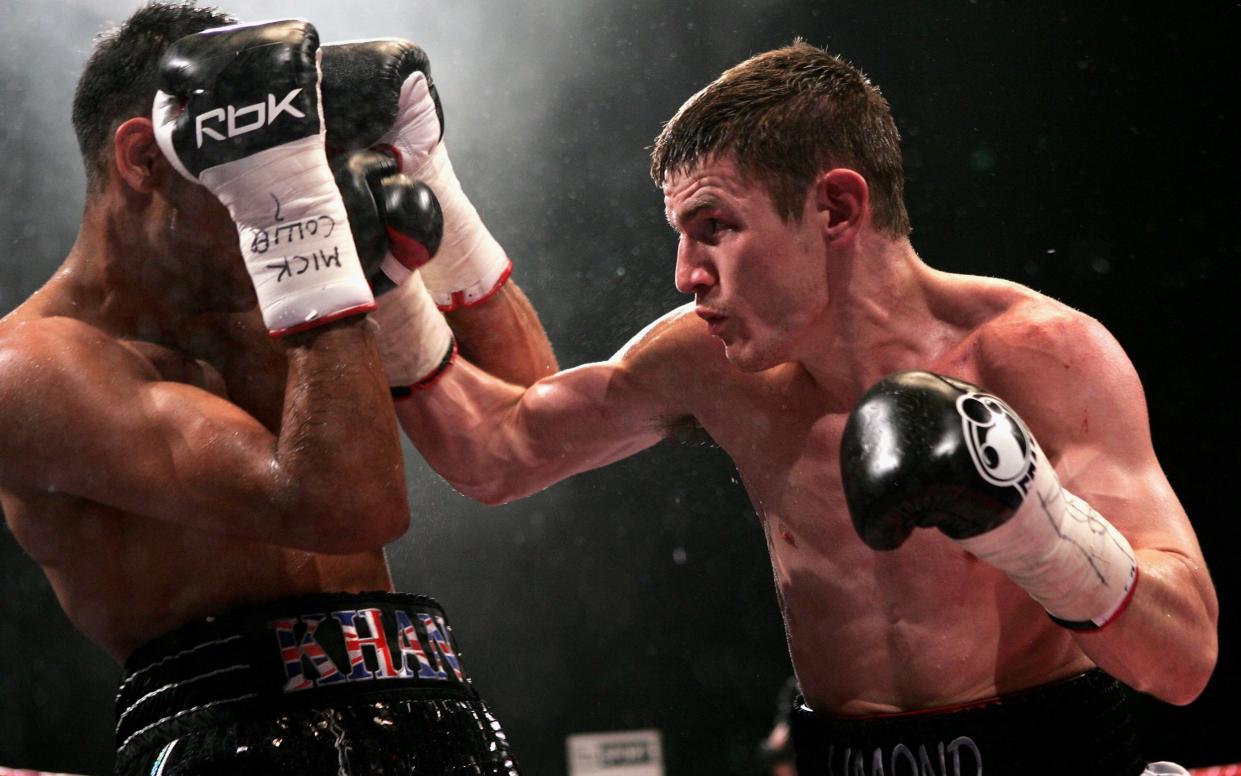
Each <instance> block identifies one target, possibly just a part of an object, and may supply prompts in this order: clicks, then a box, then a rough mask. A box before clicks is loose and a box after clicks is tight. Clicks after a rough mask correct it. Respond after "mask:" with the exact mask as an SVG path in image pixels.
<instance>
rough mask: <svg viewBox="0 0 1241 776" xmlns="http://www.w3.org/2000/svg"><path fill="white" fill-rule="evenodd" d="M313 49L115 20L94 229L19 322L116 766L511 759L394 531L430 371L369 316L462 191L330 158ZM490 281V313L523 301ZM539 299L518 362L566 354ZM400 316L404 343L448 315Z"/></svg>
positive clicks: (20, 442)
mask: <svg viewBox="0 0 1241 776" xmlns="http://www.w3.org/2000/svg"><path fill="white" fill-rule="evenodd" d="M224 25H227V26H224ZM320 56H321V49H320V46H319V41H318V32H317V30H316V29H315V28H314V26H313V25H311V24H310V23H309V22H306V21H304V20H284V21H278V22H270V23H264V24H257V25H239V24H233V20H232V19H231V17H228V16H225V15H223V14H221V13H219V12H217V11H215V10H214V9H205V8H197V7H195V6H193V5H192V4H190V3H175V4H169V3H152V4H147V5H144V7H143V8H141V9H140V10H138V11H137V12H136V13H135V14H134V15H133V16H132V17H130V19H129V20H128V21H127V22H126V23H124V24H123V25H121V26H120V27H119V28H117V29H116V30H113V31H111V32H109V33H107V34H105V35H103V36H101V37H100V39H99V40H98V42H97V45H96V48H95V51H94V53H93V54H92V56H91V58H90V60H89V62H88V63H87V66H86V68H85V71H84V73H83V75H82V77H81V79H80V81H79V86H78V91H77V96H76V99H75V104H74V124H75V128H76V129H77V131H78V135H79V140H80V145H81V148H82V154H83V158H84V161H85V164H86V169H87V182H88V183H87V201H86V208H85V213H84V216H83V220H82V226H81V230H80V232H79V235H78V238H77V241H76V243H75V244H74V246H73V247H72V249H71V250H70V252H69V255H68V256H67V258H66V259H65V261H64V263H63V264H62V266H61V267H60V269H59V270H58V271H57V272H56V273H55V275H54V276H53V277H52V278H51V279H50V280H48V282H47V283H46V284H45V285H44V286H43V287H42V288H41V289H40V290H39V291H38V292H37V293H35V294H34V295H32V296H31V297H30V298H29V299H28V300H26V301H25V302H24V303H23V304H22V305H20V306H19V307H18V308H17V309H15V310H14V311H13V312H12V313H10V314H9V315H7V316H5V317H4V318H3V320H0V425H2V426H3V433H0V503H2V504H3V508H4V514H5V516H6V518H7V520H8V522H9V525H10V527H11V529H12V531H13V534H14V536H15V537H16V538H17V540H18V542H19V543H20V544H21V545H22V547H23V548H24V549H25V550H26V552H27V553H29V554H30V555H31V557H32V558H34V559H35V560H36V561H37V562H38V563H39V564H40V565H41V567H42V568H43V570H44V572H45V573H46V575H47V577H48V579H49V581H50V582H51V584H52V587H53V589H54V591H55V593H56V595H57V597H58V598H59V600H60V602H61V604H62V605H63V607H64V610H65V612H66V613H67V614H68V616H69V618H70V620H71V621H72V622H73V623H74V624H75V625H76V626H77V627H78V628H79V629H80V630H81V631H82V632H83V633H84V634H85V635H86V636H87V637H89V638H90V639H91V640H93V641H94V642H95V643H97V644H99V645H100V646H101V647H102V648H103V649H105V650H106V651H107V652H108V653H109V654H110V655H112V656H113V657H114V658H116V659H117V660H118V661H119V662H122V663H124V664H125V668H126V671H125V678H124V680H123V682H122V684H121V688H120V690H119V692H118V695H117V771H118V772H120V773H143V774H148V773H162V774H168V775H169V776H171V775H172V774H177V773H189V772H193V773H201V772H212V773H230V774H242V773H256V774H259V773H261V774H270V773H277V772H293V771H296V772H299V773H337V772H339V771H340V770H342V769H345V770H350V771H351V772H357V773H362V772H379V771H380V770H383V771H384V772H415V771H416V772H423V771H424V770H426V771H427V772H439V773H449V772H462V771H464V769H469V771H470V772H471V773H489V774H501V773H503V774H510V773H515V772H516V766H515V764H514V762H513V759H512V755H511V753H510V751H509V748H508V745H507V743H506V742H505V739H504V735H503V733H502V732H501V731H500V728H499V725H498V723H496V721H495V720H494V719H493V718H492V717H491V716H490V713H489V712H488V710H487V707H486V706H485V705H484V704H483V703H482V701H481V699H480V698H479V697H478V695H477V693H476V692H475V690H474V689H473V687H472V686H471V685H470V682H469V679H468V675H467V674H466V673H465V670H464V666H463V664H462V662H461V660H460V654H459V652H458V650H457V648H456V646H455V640H454V638H453V636H452V633H451V630H450V629H449V626H448V624H447V622H446V620H445V617H444V613H443V611H442V609H441V608H440V607H439V606H438V604H436V603H435V602H434V601H433V600H431V599H428V598H424V597H420V596H413V595H402V594H397V593H393V592H392V581H391V577H390V574H389V570H388V566H387V562H386V559H385V557H384V550H383V548H384V545H385V544H387V543H388V542H390V541H393V540H395V539H396V538H398V537H400V536H401V535H402V534H403V533H404V532H405V530H406V528H407V526H408V524H409V519H410V517H409V505H408V503H407V498H406V487H405V481H404V467H403V461H402V455H401V449H400V445H399V437H398V431H397V428H396V424H395V422H394V419H393V413H392V401H391V398H390V395H391V394H390V390H391V387H393V385H394V383H393V380H394V379H395V380H406V379H408V380H410V381H414V382H416V381H417V380H418V379H420V377H421V376H420V375H416V374H410V373H408V372H398V373H393V372H392V371H390V370H387V371H386V370H385V364H383V363H381V360H380V353H379V348H377V346H376V335H375V334H374V332H373V330H375V329H377V328H378V327H377V326H376V325H375V324H374V323H373V322H372V321H370V320H369V317H368V315H367V313H368V312H370V311H372V310H374V309H375V306H376V305H375V296H376V294H377V293H378V292H379V290H380V289H381V287H382V284H379V280H378V278H379V275H378V274H377V273H379V272H387V271H388V270H387V269H386V268H385V267H386V258H390V257H385V253H391V254H392V255H393V256H396V258H397V259H398V261H399V262H402V263H404V264H405V267H404V272H403V276H404V279H408V277H409V276H410V270H411V269H413V268H414V267H415V266H416V265H417V264H418V263H419V262H421V261H424V260H425V259H426V258H427V257H428V256H429V255H430V254H431V253H433V252H434V251H435V247H436V245H437V244H438V243H440V242H441V240H440V238H441V232H442V231H445V226H444V224H443V223H442V222H441V219H442V218H443V215H444V214H443V213H442V212H441V210H440V209H439V206H438V205H437V204H435V199H434V196H433V195H432V194H431V193H430V192H429V190H427V189H426V188H425V187H424V186H420V185H419V184H416V183H415V182H413V181H412V179H409V178H407V177H405V176H402V175H400V174H399V171H398V169H397V164H396V162H395V161H394V160H392V159H390V158H388V157H385V156H382V155H380V154H377V153H374V152H369V151H364V150H363V151H358V152H356V153H353V154H350V155H346V156H342V157H340V158H339V159H338V160H337V161H336V162H335V163H333V164H329V160H328V156H327V154H326V152H325V148H326V141H325V132H326V129H325V127H326V125H331V124H333V122H332V121H330V120H329V121H327V122H326V124H325V116H324V112H325V110H326V109H327V108H328V106H327V105H326V100H321V99H320V94H321V90H322V82H321V67H320V64H319V63H320ZM336 123H337V125H338V126H339V122H336ZM363 145H364V144H363ZM342 189H343V193H342ZM441 247H442V246H441ZM446 255H448V256H449V258H451V257H452V251H448V253H447V254H446ZM368 281H372V282H375V283H377V285H376V286H375V289H376V290H375V292H374V293H373V292H372V288H371V285H370V283H369V282H368ZM388 286H391V283H389V284H388ZM402 288H404V286H402ZM400 290H401V289H396V290H392V291H389V292H388V294H385V295H381V296H380V299H381V301H383V300H384V299H385V298H386V297H387V296H388V295H391V294H396V293H398V292H400ZM492 298H493V299H495V300H497V301H496V306H495V307H494V308H490V307H487V306H482V307H476V308H474V310H473V315H474V317H475V318H477V319H481V320H486V319H487V318H488V317H489V316H492V315H498V316H499V320H504V321H508V320H510V319H511V318H512V317H513V309H514V306H515V308H516V309H517V311H518V313H521V311H522V310H523V309H525V308H524V307H523V305H524V302H523V301H522V299H521V297H520V294H519V293H517V292H516V291H515V288H514V287H511V286H509V287H505V288H504V289H498V290H496V293H495V294H493V295H492ZM256 303H257V304H256ZM389 307H391V305H389ZM436 317H437V318H438V313H436ZM524 322H525V324H526V326H525V327H524V328H523V329H521V331H520V332H519V333H518V334H517V335H515V336H520V338H521V339H522V341H523V342H527V343H530V344H528V346H527V347H526V348H524V349H513V350H509V351H506V352H502V353H499V354H497V355H496V358H497V359H498V361H497V363H496V366H497V368H498V369H499V370H500V371H502V372H503V371H507V372H508V373H510V374H513V375H517V376H518V377H515V378H514V379H520V377H519V376H520V375H522V374H525V375H534V374H537V373H543V372H546V371H547V370H548V368H549V367H551V366H552V365H553V364H554V362H553V361H552V358H551V354H550V351H549V350H548V349H547V347H546V344H545V339H542V335H541V333H540V329H539V327H538V326H537V320H536V319H534V318H533V314H532V313H530V314H528V316H527V318H526V319H525V320H524ZM440 323H441V324H442V320H441V321H440ZM402 326H404V328H401V327H395V328H396V329H398V330H399V331H394V330H393V328H394V327H388V330H387V331H381V332H380V333H379V335H378V336H379V338H380V339H383V338H387V342H386V344H385V347H386V348H390V347H393V342H392V341H391V340H392V338H393V337H394V336H398V335H401V334H403V335H410V336H414V337H422V336H423V335H425V334H426V332H424V331H421V330H420V325H419V321H417V320H415V321H412V322H404V321H402ZM493 328H494V325H493ZM458 333H459V335H460V336H461V337H462V338H463V339H465V340H469V339H470V337H471V336H472V335H471V334H470V333H469V328H468V326H467V327H465V328H463V329H460V330H459V332H458ZM435 341H437V342H440V343H445V342H447V341H448V340H447V339H446V338H444V337H440V338H439V339H438V340H435ZM540 342H542V343H543V344H542V345H540ZM442 356H443V354H442V353H441V354H440V357H441V358H442ZM400 366H401V367H402V368H417V367H418V366H419V365H417V364H411V363H402V364H400Z"/></svg>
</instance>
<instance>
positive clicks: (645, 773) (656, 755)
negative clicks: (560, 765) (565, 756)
mask: <svg viewBox="0 0 1241 776" xmlns="http://www.w3.org/2000/svg"><path fill="white" fill-rule="evenodd" d="M567 745H568V749H569V776H664V753H663V749H662V748H661V747H660V743H659V731H658V730H625V731H621V732H618V733H579V734H577V735H572V736H569V738H568V740H567Z"/></svg>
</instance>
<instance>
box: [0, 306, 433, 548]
mask: <svg viewBox="0 0 1241 776" xmlns="http://www.w3.org/2000/svg"><path fill="white" fill-rule="evenodd" d="M9 341H10V343H13V344H10V346H8V347H4V346H0V374H2V375H3V376H2V377H0V384H3V385H4V386H5V388H2V389H0V407H3V413H2V414H3V417H4V418H5V422H4V426H5V428H4V431H3V433H0V483H3V484H4V485H5V486H7V487H14V488H25V489H39V490H43V491H49V492H58V493H67V494H72V495H74V496H79V497H81V498H83V499H87V500H90V501H94V502H98V503H101V504H104V505H106V506H109V507H112V508H115V509H119V510H123V511H126V512H130V513H133V514H139V515H146V516H149V517H152V518H156V519H161V520H169V521H174V522H180V523H184V524H186V525H191V526H194V527H197V528H202V529H207V530H214V531H221V532H226V533H229V534H233V535H237V536H241V537H245V538H249V539H252V540H258V541H264V542H269V543H272V544H277V545H281V546H286V547H295V548H301V549H307V550H312V551H318V552H356V551H360V550H365V549H373V548H376V547H379V546H382V544H384V543H385V542H387V541H390V540H391V539H393V538H395V537H396V536H399V535H400V534H401V533H402V532H403V531H404V529H405V527H406V526H407V524H408V519H409V518H408V514H407V504H406V501H405V489H404V487H403V484H402V472H403V469H402V462H401V453H400V447H399V444H398V440H397V436H396V429H395V427H394V426H393V424H392V419H391V417H392V416H391V414H390V412H389V411H388V409H387V407H388V406H390V405H389V399H388V391H387V385H386V381H385V380H384V379H383V375H382V373H381V372H380V371H379V369H378V366H377V363H378V357H377V354H376V353H375V352H374V345H373V343H372V341H371V339H370V334H369V332H368V331H367V329H366V326H365V324H364V322H363V320H362V319H361V318H360V317H356V318H353V319H349V320H345V321H342V322H338V323H336V324H332V325H329V326H324V327H321V328H319V329H315V330H313V331H311V332H309V333H306V334H300V335H296V336H294V337H290V338H286V339H285V340H284V344H285V347H286V349H287V352H288V360H289V370H288V378H287V380H288V381H287V389H286V394H285V404H284V410H283V417H282V424H281V429H282V430H281V432H280V433H279V434H278V435H275V434H272V433H271V432H270V431H268V430H267V429H266V428H264V427H263V425H262V424H260V423H259V422H258V421H257V420H255V419H254V418H253V417H252V416H250V415H249V414H247V413H246V412H244V411H243V410H241V409H240V408H239V407H237V406H236V405H234V404H232V403H230V402H228V401H226V400H224V399H221V398H220V397H218V396H215V395H213V394H211V393H208V392H207V391H204V390H201V389H199V388H196V387H194V386H190V385H185V384H182V383H174V382H168V381H165V380H163V379H161V378H160V377H159V375H158V374H157V373H155V371H154V369H153V368H152V367H151V365H150V363H149V362H147V361H145V360H144V359H142V358H141V357H139V356H138V355H136V354H135V353H134V352H133V351H132V350H130V349H129V348H126V347H124V346H122V345H120V344H118V343H117V342H116V341H115V340H112V339H111V338H109V337H107V336H105V335H103V334H102V333H100V332H98V331H97V330H95V329H93V328H91V327H89V326H86V325H84V324H81V323H78V322H76V321H70V320H68V319H63V318H54V319H44V320H40V321H37V322H30V323H28V324H26V325H25V326H24V327H22V330H21V331H20V332H18V333H13V334H11V335H10V338H9ZM18 386H20V389H19V388H18ZM363 518H364V519H363Z"/></svg>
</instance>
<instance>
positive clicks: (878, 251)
mask: <svg viewBox="0 0 1241 776" xmlns="http://www.w3.org/2000/svg"><path fill="white" fill-rule="evenodd" d="M935 274H936V273H935V271H934V270H932V269H931V268H930V267H928V266H927V265H926V264H924V263H923V262H922V260H921V259H920V258H918V255H917V253H915V252H914V249H913V246H912V245H911V244H910V242H909V240H907V239H900V240H892V239H889V238H886V237H882V236H880V235H877V234H874V233H869V234H867V235H865V236H863V237H862V238H861V239H860V240H859V242H858V245H857V246H856V247H855V248H854V249H853V250H851V251H850V252H849V253H848V254H847V255H845V256H841V257H837V258H836V259H834V260H830V261H829V262H828V294H829V299H828V304H827V307H826V308H825V310H824V313H823V315H822V316H821V318H820V319H819V321H818V322H817V323H816V326H815V328H816V331H815V333H814V336H812V337H809V338H807V342H808V343H810V345H809V347H807V348H806V349H805V352H803V353H801V354H799V357H798V359H797V360H798V362H799V363H800V364H801V365H802V367H804V368H805V369H806V371H807V372H809V373H810V375H811V376H812V377H813V378H814V379H815V381H816V382H817V383H819V384H820V385H821V386H823V387H824V388H825V389H826V390H828V391H829V392H831V393H832V394H833V395H847V396H850V397H856V396H860V395H861V394H862V392H863V391H864V390H865V389H866V387H867V386H870V385H872V384H873V383H874V382H876V381H877V380H879V379H880V378H881V377H883V376H885V375H888V374H891V373H892V372H896V371H900V370H902V369H912V368H915V367H917V366H918V365H920V364H925V363H927V362H928V360H930V359H933V358H934V356H935V355H937V354H938V353H940V352H942V350H943V349H944V348H946V347H949V346H950V345H949V342H950V341H953V340H952V331H951V329H952V327H951V326H949V325H947V324H946V322H945V321H944V319H943V318H942V317H941V315H940V312H939V310H938V309H937V306H936V303H935V301H934V294H933V293H932V292H931V288H932V286H933V285H934V283H935V280H934V277H935Z"/></svg>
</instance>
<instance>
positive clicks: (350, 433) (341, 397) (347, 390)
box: [273, 316, 409, 551]
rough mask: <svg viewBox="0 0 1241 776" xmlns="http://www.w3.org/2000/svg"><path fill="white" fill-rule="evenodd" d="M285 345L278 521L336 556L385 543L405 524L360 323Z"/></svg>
mask: <svg viewBox="0 0 1241 776" xmlns="http://www.w3.org/2000/svg"><path fill="white" fill-rule="evenodd" d="M285 345H286V348H287V354H288V361H289V371H288V377H287V388H286V392H285V405H284V413H283V418H282V424H281V429H282V430H281V433H280V435H279V436H278V437H277V439H276V445H275V451H274V465H273V472H274V476H275V478H276V487H277V488H278V490H277V496H276V497H277V499H279V500H280V501H281V502H283V503H281V506H282V507H283V509H281V514H289V515H293V516H295V517H294V519H296V520H297V521H298V523H299V526H298V528H300V529H302V530H310V529H313V530H314V532H315V534H316V535H317V537H318V538H319V540H321V541H323V542H325V543H326V544H328V545H333V544H335V546H338V547H340V549H341V551H352V550H356V549H368V548H373V547H377V546H381V545H382V544H385V543H387V542H388V541H391V540H392V539H394V538H396V537H397V536H399V535H400V534H401V533H403V532H404V529H405V527H406V526H407V525H408V520H409V515H408V503H407V501H406V497H405V487H404V466H403V461H402V457H401V449H400V442H399V438H398V436H397V431H396V428H395V424H394V423H393V419H392V414H391V410H390V407H391V399H390V397H389V392H388V385H387V380H386V379H384V375H383V373H382V371H381V370H380V369H379V367H378V363H379V358H378V354H377V352H376V350H375V344H374V342H373V340H372V338H371V335H370V333H369V331H368V329H367V326H366V323H365V319H364V318H362V317H361V316H354V317H352V318H348V319H345V320H343V321H339V322H337V323H334V324H330V325H327V326H323V327H319V328H316V329H312V330H311V331H309V332H307V333H304V334H298V335H295V336H293V337H289V338H287V339H286V340H285ZM346 489H347V490H346ZM342 490H345V492H347V493H348V498H347V499H345V500H343V501H342V499H341V493H342ZM360 515H364V516H365V520H359V519H358V518H359V516H360ZM294 530H296V528H295V529H294Z"/></svg>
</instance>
